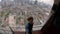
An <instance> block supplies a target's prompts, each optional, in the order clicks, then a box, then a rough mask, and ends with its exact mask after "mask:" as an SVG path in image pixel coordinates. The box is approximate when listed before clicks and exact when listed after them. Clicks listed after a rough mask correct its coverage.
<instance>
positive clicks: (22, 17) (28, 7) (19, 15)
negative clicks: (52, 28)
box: [0, 0, 52, 30]
mask: <svg viewBox="0 0 60 34" xmlns="http://www.w3.org/2000/svg"><path fill="white" fill-rule="evenodd" d="M34 3H36V2H35V1H30V0H13V1H10V0H3V1H2V2H0V4H1V8H0V14H1V16H0V17H1V18H2V19H0V20H1V22H2V23H1V24H2V25H3V24H4V25H6V26H8V25H10V26H13V27H12V29H14V28H15V29H16V30H17V29H18V30H19V29H20V28H21V29H22V27H23V30H24V25H25V23H26V22H27V18H28V17H30V16H32V17H33V18H34V27H35V26H36V25H38V27H40V29H41V27H42V25H44V24H43V23H45V21H46V20H47V18H48V16H49V14H50V12H49V11H50V9H51V7H52V6H50V5H47V4H45V3H43V2H37V3H36V4H34ZM9 14H11V15H9ZM14 14H15V16H14ZM47 14H48V15H47ZM38 27H37V26H36V27H35V29H38ZM21 29H20V30H21ZM35 29H34V30H35Z"/></svg>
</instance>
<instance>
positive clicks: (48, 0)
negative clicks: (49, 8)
mask: <svg viewBox="0 0 60 34" xmlns="http://www.w3.org/2000/svg"><path fill="white" fill-rule="evenodd" d="M33 1H35V0H33ZM38 2H44V3H46V4H50V5H53V3H54V0H38Z"/></svg>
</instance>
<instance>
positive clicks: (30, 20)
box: [25, 17, 33, 34]
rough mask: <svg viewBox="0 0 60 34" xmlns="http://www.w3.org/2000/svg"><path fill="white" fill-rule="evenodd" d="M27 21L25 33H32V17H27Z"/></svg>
mask: <svg viewBox="0 0 60 34" xmlns="http://www.w3.org/2000/svg"><path fill="white" fill-rule="evenodd" d="M27 21H28V23H27V24H26V26H25V28H26V34H32V28H33V17H29V18H28V19H27Z"/></svg>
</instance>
